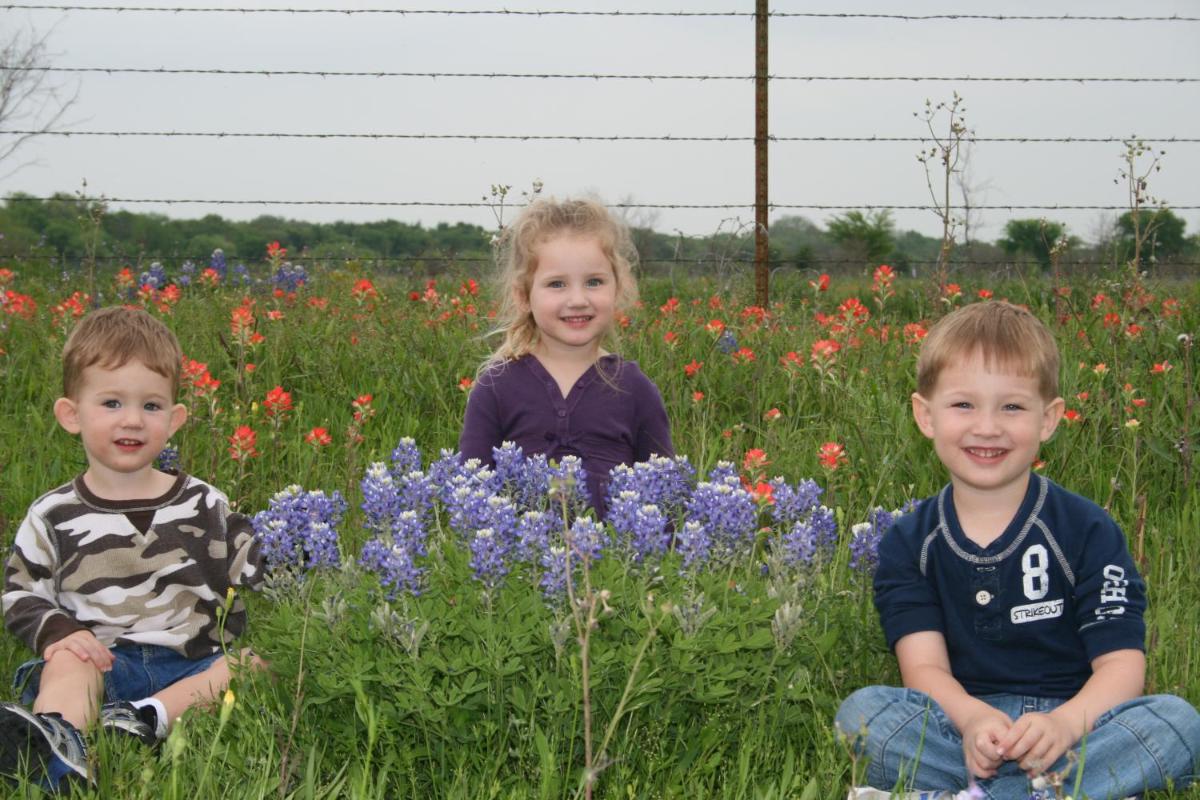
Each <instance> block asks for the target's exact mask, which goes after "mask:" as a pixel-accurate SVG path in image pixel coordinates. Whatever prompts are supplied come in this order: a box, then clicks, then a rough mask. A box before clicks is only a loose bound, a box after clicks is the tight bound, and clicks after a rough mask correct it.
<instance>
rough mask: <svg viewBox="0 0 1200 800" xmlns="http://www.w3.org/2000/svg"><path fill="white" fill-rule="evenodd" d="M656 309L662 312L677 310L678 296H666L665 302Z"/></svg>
mask: <svg viewBox="0 0 1200 800" xmlns="http://www.w3.org/2000/svg"><path fill="white" fill-rule="evenodd" d="M658 310H659V311H660V312H661V313H663V314H674V313H675V312H676V311H678V310H679V298H678V297H671V298H668V299H667V302H665V303H663V304H662V305H661V306H659V307H658Z"/></svg>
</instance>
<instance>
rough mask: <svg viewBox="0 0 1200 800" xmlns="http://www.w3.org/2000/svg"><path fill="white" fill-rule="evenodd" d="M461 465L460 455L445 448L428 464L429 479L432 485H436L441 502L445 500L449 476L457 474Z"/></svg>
mask: <svg viewBox="0 0 1200 800" xmlns="http://www.w3.org/2000/svg"><path fill="white" fill-rule="evenodd" d="M461 466H462V455H461V454H460V453H458V452H456V451H454V450H449V449H447V448H442V451H441V452H440V453H439V454H438V459H437V461H434V462H433V463H432V464H430V465H429V473H428V474H429V480H431V481H433V485H434V486H436V487H437V489H438V492H439V493H440V495H441V497H442V501H443V502H445V492H446V487H447V485H448V484H449V483H450V478H451V477H453V476H454V475H457V474H458V470H459V468H460V467H461Z"/></svg>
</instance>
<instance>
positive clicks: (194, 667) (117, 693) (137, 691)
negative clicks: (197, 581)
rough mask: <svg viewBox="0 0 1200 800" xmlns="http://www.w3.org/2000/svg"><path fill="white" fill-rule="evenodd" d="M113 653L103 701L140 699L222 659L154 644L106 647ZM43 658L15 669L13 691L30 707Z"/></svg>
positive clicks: (40, 676)
mask: <svg viewBox="0 0 1200 800" xmlns="http://www.w3.org/2000/svg"><path fill="white" fill-rule="evenodd" d="M109 650H110V652H111V653H112V654H113V666H112V670H110V671H109V672H106V673H104V702H106V703H115V702H117V701H119V700H142V699H143V698H146V697H149V696H150V695H152V694H155V693H157V692H159V691H161V690H163V689H165V688H167V687H168V686H170V685H171V684H173V683H176V682H177V681H180V680H182V679H184V678H187V677H190V676H192V675H197V674H199V673H201V672H204V670H206V669H208V668H209V667H210V666H211V665H212V663H213V662H214V661H216V660H217V659H218V658H221V654H220V653H214V654H213V655H211V656H204V657H203V658H196V659H192V658H187V657H185V656H182V655H180V654H179V653H176V652H175V651H174V650H171V649H169V648H166V647H159V646H158V645H153V644H142V645H122V646H120V647H112V648H109ZM45 664H46V662H45V660H44V659H41V658H35V659H33V660H32V661H26V662H25V663H24V664H22V665H21V666H19V667H17V674H16V676H15V677H14V678H13V690H14V691H16V692H19V693H20V694H21V702H22V703H23V704H24V705H26V706H28V705H32V704H33V700H34V698H35V697H37V693H38V689H39V688H41V683H42V667H43V666H45Z"/></svg>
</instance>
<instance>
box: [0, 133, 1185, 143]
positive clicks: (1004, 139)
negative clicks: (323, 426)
mask: <svg viewBox="0 0 1200 800" xmlns="http://www.w3.org/2000/svg"><path fill="white" fill-rule="evenodd" d="M0 136H61V137H68V138H69V137H72V136H108V137H115V138H122V137H163V138H208V139H403V140H413V139H434V140H465V141H516V142H533V141H539V142H753V141H754V137H753V136H675V135H672V134H665V135H662V136H652V135H642V136H637V135H611V136H603V135H589V134H540V133H297V132H291V131H289V132H284V131H269V132H268V131H70V130H62V131H40V130H0ZM767 138H768V140H770V141H772V142H855V143H863V142H903V143H927V142H929V141H930V139H929V137H927V136H926V137H920V136H768V137H767ZM963 141H966V142H988V143H1011V144H1047V143H1050V144H1098V143H1103V144H1113V143H1124V142H1128V141H1139V142H1148V143H1152V144H1195V143H1200V137H1187V136H967V137H964V139H963Z"/></svg>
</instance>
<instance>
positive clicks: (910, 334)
mask: <svg viewBox="0 0 1200 800" xmlns="http://www.w3.org/2000/svg"><path fill="white" fill-rule="evenodd" d="M928 333H929V331H928V330H926V329H925V326H924V325H922V324H921V323H919V322H909V323H906V324H905V325H904V341H906V342H908V343H909V344H917V343H918V342H920V341H921V340H922V339H924V338H925V336H926V334H928Z"/></svg>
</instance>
